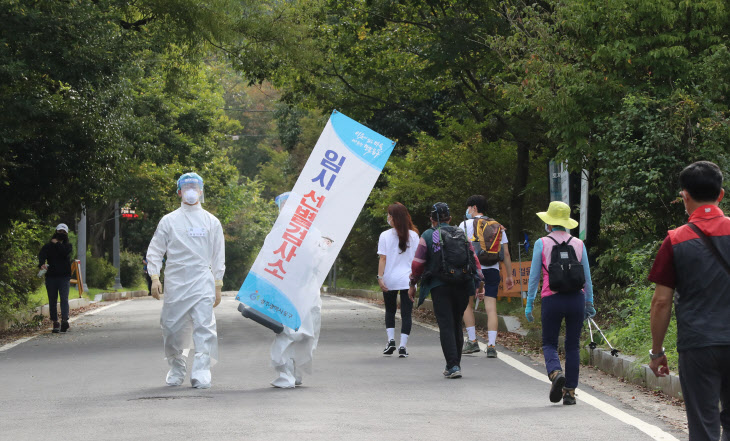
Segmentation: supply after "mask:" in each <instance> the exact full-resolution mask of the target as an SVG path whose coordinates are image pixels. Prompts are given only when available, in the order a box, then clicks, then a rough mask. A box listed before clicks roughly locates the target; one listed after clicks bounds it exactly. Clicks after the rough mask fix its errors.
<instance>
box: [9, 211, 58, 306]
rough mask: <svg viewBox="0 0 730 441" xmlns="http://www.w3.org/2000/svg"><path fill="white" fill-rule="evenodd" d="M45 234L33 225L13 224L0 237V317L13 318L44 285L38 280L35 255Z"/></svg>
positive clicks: (42, 229)
mask: <svg viewBox="0 0 730 441" xmlns="http://www.w3.org/2000/svg"><path fill="white" fill-rule="evenodd" d="M46 231H47V230H46V229H44V228H42V227H41V226H40V225H38V224H36V223H35V222H13V223H12V224H11V226H10V228H9V229H8V230H7V232H6V233H4V234H0V317H3V318H10V317H13V316H14V314H15V312H17V311H20V310H23V309H25V308H26V306H27V305H28V297H29V296H30V294H32V293H33V292H35V291H36V290H37V289H38V287H40V286H41V284H42V283H43V279H42V278H39V277H37V274H38V259H37V255H38V252H39V251H40V249H41V247H42V246H43V243H44V240H47V239H48V238H47V237H45V236H44V232H46Z"/></svg>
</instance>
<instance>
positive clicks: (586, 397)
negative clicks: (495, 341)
mask: <svg viewBox="0 0 730 441" xmlns="http://www.w3.org/2000/svg"><path fill="white" fill-rule="evenodd" d="M336 298H337V299H340V300H344V301H346V302H350V303H355V304H357V305H361V306H366V307H368V308H371V309H376V310H378V311H382V310H383V309H382V308H379V307H377V306H374V305H371V304H369V303H361V302H357V301H355V300H350V299H346V298H343V297H336ZM413 322H414V323H417V324H418V325H419V326H422V327H424V328H427V329H430V330H432V331H436V332H438V331H439V329H438V328H437V327H436V326H433V325H430V324H428V323H423V322H420V321H418V320H413ZM479 347H480V348H481V349H482V350H485V349H486V348H487V346H486V345H485V344H484V343H482V342H479ZM497 360H500V361H502V362H504V363H506V364H508V365H509V366H512V367H513V368H515V369H517V370H518V371H520V372H522V373H523V374H525V375H529V376H530V377H532V378H534V379H536V380H540V381H542V382H543V383H547V384H550V380H549V379H548V378H547V375H546V374H544V373H542V372H539V371H537V370H536V369H533V368H531V367H530V366H527V365H526V364H524V363H522V362H521V361H518V360H517V359H516V358H513V357H510V356H509V355H507V354H505V353H504V352H500V353H499V358H497ZM577 390H578V391H580V398H579V399H580V401H581V402H582V403H586V404H588V405H590V406H593V407H595V408H596V409H598V410H600V411H601V412H604V413H606V414H607V415H610V416H612V417H614V418H616V419H617V420H619V421H621V422H622V423H626V424H628V425H630V426H633V427H636V428H637V429H639V430H641V431H642V432H644V433H645V434H647V435H649V436H650V437H651V438H652V439H655V440H661V441H679V440H678V439H677V438H676V437H674V436H673V435H671V434H669V433H667V432H665V431H663V430H662V429H660V428H659V427H657V426H655V425H653V424H649V423H647V422H646V421H642V420H640V419H639V418H636V417H634V416H631V415H629V414H628V413H626V412H624V411H623V410H620V409H618V408H616V407H615V406H612V405H610V404H608V403H606V402H605V401H601V400H600V399H598V398H596V397H594V396H593V395H591V394H589V393H588V392H586V391H584V390H581V389H577Z"/></svg>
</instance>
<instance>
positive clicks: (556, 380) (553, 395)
mask: <svg viewBox="0 0 730 441" xmlns="http://www.w3.org/2000/svg"><path fill="white" fill-rule="evenodd" d="M548 377H549V378H550V381H552V383H553V384H552V386H550V402H551V403H558V402H560V398H562V393H563V386H565V375H563V371H561V370H559V369H556V370H554V371H552V372H550V375H548Z"/></svg>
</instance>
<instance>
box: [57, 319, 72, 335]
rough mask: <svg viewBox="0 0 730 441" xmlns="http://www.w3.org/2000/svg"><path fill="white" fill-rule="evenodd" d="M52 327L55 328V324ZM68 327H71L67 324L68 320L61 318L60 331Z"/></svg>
mask: <svg viewBox="0 0 730 441" xmlns="http://www.w3.org/2000/svg"><path fill="white" fill-rule="evenodd" d="M54 328H55V325H54ZM69 329H71V327H70V326H69V325H68V320H62V321H61V332H66V331H68V330H69Z"/></svg>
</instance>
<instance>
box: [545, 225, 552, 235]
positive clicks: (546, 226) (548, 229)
mask: <svg viewBox="0 0 730 441" xmlns="http://www.w3.org/2000/svg"><path fill="white" fill-rule="evenodd" d="M545 231H547V232H548V233H550V232H552V230H550V228H548V225H547V224H545Z"/></svg>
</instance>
